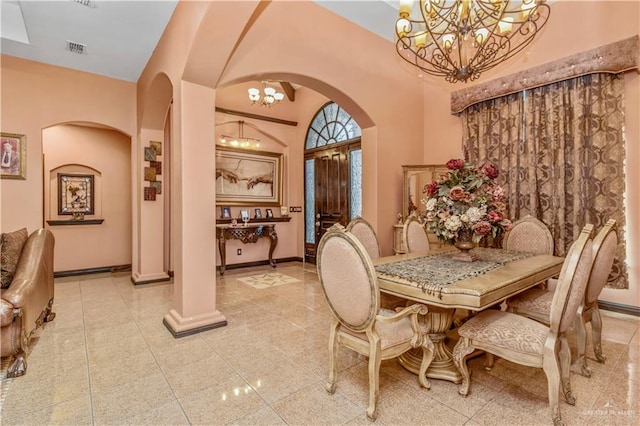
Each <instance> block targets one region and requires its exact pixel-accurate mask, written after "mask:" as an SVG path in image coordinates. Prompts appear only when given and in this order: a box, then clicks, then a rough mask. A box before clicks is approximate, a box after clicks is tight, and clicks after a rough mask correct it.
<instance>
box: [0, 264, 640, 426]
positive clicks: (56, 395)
mask: <svg viewBox="0 0 640 426" xmlns="http://www.w3.org/2000/svg"><path fill="white" fill-rule="evenodd" d="M270 271H273V269H271V268H269V267H256V268H246V269H235V270H229V271H227V273H226V274H225V276H224V277H222V278H220V277H218V281H217V288H218V306H219V309H220V311H221V312H222V313H223V314H224V315H225V316H226V317H227V319H228V322H229V324H228V326H227V327H224V328H219V329H215V330H210V331H207V332H203V333H200V334H197V335H193V336H189V337H185V338H181V339H174V338H173V337H172V336H171V334H170V333H169V332H168V331H167V330H166V329H165V327H164V325H163V324H162V318H163V316H164V315H165V314H166V313H167V312H168V310H169V309H170V306H171V302H170V298H171V291H172V285H171V284H166V283H165V284H152V285H147V286H140V287H134V286H133V285H132V284H131V282H130V280H129V276H128V275H126V274H114V275H110V274H105V275H94V276H86V277H76V278H65V279H59V280H56V299H55V309H54V311H55V312H56V313H57V318H56V319H55V321H54V322H53V323H50V324H48V325H46V327H45V329H44V330H42V331H41V332H39V335H38V337H37V338H36V340H35V341H34V345H33V351H32V353H31V355H30V356H29V358H28V364H29V365H28V372H27V375H25V376H23V377H21V378H18V379H15V380H13V381H12V382H11V383H10V384H9V390H8V393H7V395H6V399H5V400H4V403H3V406H2V410H1V413H0V415H1V417H0V422H1V423H2V424H3V425H13V424H22V425H53V424H65V425H83V424H94V425H103V424H105V425H106V424H114V425H115V424H117V425H122V424H130V425H144V424H154V425H173V424H176V425H178V424H197V425H223V424H235V425H282V424H292V425H344V424H346V425H360V424H363V425H364V424H369V423H370V422H368V421H367V419H366V414H365V410H366V405H367V396H368V383H367V364H366V359H365V358H362V357H358V356H353V355H351V354H349V353H348V352H346V351H344V352H342V353H341V354H340V369H341V371H340V373H339V376H338V387H337V391H336V393H335V394H334V395H329V394H327V392H325V390H324V381H325V379H326V376H327V371H328V365H327V363H328V356H327V352H328V349H327V342H328V324H329V319H330V316H329V312H328V310H327V307H326V305H325V301H324V300H323V297H322V293H321V289H320V286H319V283H318V281H317V276H316V273H315V269H314V268H313V266H312V265H306V266H305V265H303V264H302V263H297V262H293V263H285V264H280V265H278V267H277V272H279V273H282V274H285V275H287V276H289V277H293V278H297V279H299V280H300V281H298V282H291V283H288V284H285V285H278V286H273V287H268V288H264V289H256V288H254V287H252V286H250V285H247V284H245V283H243V282H242V281H240V280H239V279H240V278H244V277H248V276H252V275H256V274H258V273H261V272H270ZM605 315H606V317H605V319H604V343H603V346H604V353H605V355H606V356H607V361H606V363H605V364H604V365H602V364H598V363H596V362H594V361H593V356H592V355H591V362H590V366H591V367H592V369H593V376H592V378H591V379H587V378H584V377H582V376H580V375H579V374H577V373H576V372H574V373H572V385H573V390H574V394H575V395H576V396H577V399H578V402H577V405H576V406H574V407H572V406H569V405H567V404H566V403H564V402H562V403H561V410H562V415H563V419H564V420H565V421H566V423H567V424H569V425H585V424H593V425H596V424H597V425H604V424H610V425H626V424H629V425H630V424H636V421H637V420H638V418H639V416H640V402H639V401H640V398H639V395H638V392H639V389H640V385H639V384H640V377H639V375H638V366H639V362H640V360H639V358H640V356H639V354H640V349H639V348H640V345H639V340H640V337H639V333H638V328H639V325H640V319H638V318H636V317H629V316H623V315H617V314H613V313H608V312H605ZM570 341H571V342H572V343H571V344H572V346H573V351H574V352H575V336H571V340H570ZM482 363H483V357H478V358H476V359H473V360H471V361H470V365H471V368H472V373H473V376H472V383H471V393H470V395H469V396H467V397H466V398H464V397H462V396H460V395H458V393H457V391H458V386H457V385H455V384H453V383H450V382H446V381H440V380H432V387H431V390H426V389H421V388H419V386H418V384H417V380H416V377H415V376H414V375H412V374H411V373H409V372H407V371H405V370H404V369H403V368H402V367H401V366H399V365H398V363H397V361H395V360H390V361H384V362H383V364H382V369H381V384H380V397H379V405H378V407H379V410H378V411H379V413H378V419H377V421H376V424H378V425H484V424H487V425H502V424H504V425H516V424H520V425H538V424H541V425H543V424H550V423H551V420H550V413H549V408H548V400H547V387H546V379H545V376H544V373H543V372H542V370H538V369H533V368H526V367H521V366H518V365H515V364H511V363H509V362H507V361H504V360H500V359H498V360H497V361H496V366H495V368H494V369H493V370H492V371H490V372H487V371H485V370H484V369H483V368H482ZM573 370H574V371H577V368H576V367H575V366H574V367H573ZM5 384H6V383H5Z"/></svg>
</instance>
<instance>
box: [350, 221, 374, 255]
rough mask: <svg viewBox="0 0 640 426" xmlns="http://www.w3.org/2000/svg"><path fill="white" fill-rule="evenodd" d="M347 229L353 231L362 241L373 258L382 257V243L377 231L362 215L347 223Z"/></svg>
mask: <svg viewBox="0 0 640 426" xmlns="http://www.w3.org/2000/svg"><path fill="white" fill-rule="evenodd" d="M347 231H348V232H351V233H352V234H353V235H354V236H355V237H356V238H357V239H358V241H360V243H362V245H363V246H364V248H365V250H367V253H368V254H369V257H370V258H371V259H377V258H379V257H380V244H379V243H378V237H377V236H376V231H374V230H373V227H372V226H371V224H370V223H369V222H367V221H366V220H364V219H363V218H362V217H361V216H356V217H354V218H353V219H351V222H349V223H348V224H347Z"/></svg>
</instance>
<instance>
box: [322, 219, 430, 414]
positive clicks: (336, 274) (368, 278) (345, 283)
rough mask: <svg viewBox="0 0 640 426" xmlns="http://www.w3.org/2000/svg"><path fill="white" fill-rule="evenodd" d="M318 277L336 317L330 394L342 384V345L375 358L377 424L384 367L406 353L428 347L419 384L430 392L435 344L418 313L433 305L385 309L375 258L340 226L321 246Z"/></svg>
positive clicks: (372, 385)
mask: <svg viewBox="0 0 640 426" xmlns="http://www.w3.org/2000/svg"><path fill="white" fill-rule="evenodd" d="M317 270H318V278H319V280H320V284H321V286H322V290H323V292H324V296H325V300H326V301H327V304H328V305H329V308H330V310H331V312H332V314H333V319H332V323H331V332H330V336H329V365H330V366H329V380H328V382H327V384H326V390H327V392H329V393H330V394H333V393H334V392H335V390H336V384H337V358H338V349H339V347H340V346H344V347H347V348H349V349H351V350H353V351H355V352H357V353H359V354H362V355H365V356H367V357H368V358H369V361H368V363H369V406H368V408H367V417H368V418H369V419H370V420H372V421H373V420H375V419H376V416H377V412H376V402H377V399H378V393H379V384H380V379H379V377H380V364H381V362H382V361H383V360H386V359H392V358H396V357H398V356H399V355H401V354H403V353H405V352H406V351H408V350H410V349H413V348H418V347H422V353H423V358H422V363H421V366H420V374H419V376H418V381H419V384H420V386H422V387H426V388H429V387H430V382H429V380H428V379H427V377H426V372H427V367H428V366H429V364H430V363H431V360H432V359H433V343H432V342H431V340H430V339H429V337H428V336H426V335H423V334H422V333H421V332H420V329H419V327H418V314H422V315H424V314H426V313H427V307H426V306H424V305H420V304H414V305H411V306H408V307H405V308H404V309H402V310H401V311H400V312H395V311H391V310H381V309H380V291H379V288H378V281H377V278H376V271H375V269H374V266H373V263H372V262H371V258H370V257H369V255H368V253H367V251H366V249H365V248H364V246H363V245H362V244H361V243H360V242H359V241H358V239H357V238H355V237H354V236H353V234H351V233H350V232H347V231H346V230H345V228H344V227H343V226H341V225H339V224H336V225H334V226H332V227H331V228H329V230H328V231H327V232H326V233H325V234H324V235H323V236H322V238H321V240H320V243H319V244H318V255H317Z"/></svg>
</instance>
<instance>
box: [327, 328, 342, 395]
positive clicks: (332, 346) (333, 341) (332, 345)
mask: <svg viewBox="0 0 640 426" xmlns="http://www.w3.org/2000/svg"><path fill="white" fill-rule="evenodd" d="M339 326H340V323H339V322H338V321H335V322H334V323H333V324H332V325H331V332H330V333H329V381H328V382H327V384H326V385H325V389H326V390H327V392H329V393H330V394H333V393H334V392H335V391H336V379H337V368H338V367H337V366H338V340H337V336H338V327H339Z"/></svg>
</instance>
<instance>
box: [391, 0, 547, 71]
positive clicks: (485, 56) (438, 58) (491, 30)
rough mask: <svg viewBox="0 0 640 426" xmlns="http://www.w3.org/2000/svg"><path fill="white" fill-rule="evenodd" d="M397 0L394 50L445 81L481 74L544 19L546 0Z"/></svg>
mask: <svg viewBox="0 0 640 426" xmlns="http://www.w3.org/2000/svg"><path fill="white" fill-rule="evenodd" d="M413 3H414V1H413V0H400V8H399V17H398V20H397V21H396V36H397V41H396V50H397V51H398V54H399V55H400V57H401V58H402V59H404V60H405V61H407V62H409V63H410V64H412V65H415V66H416V67H418V68H419V69H421V70H422V71H423V72H425V73H427V74H430V75H434V76H440V77H444V78H445V80H446V81H448V82H450V83H456V82H458V81H462V82H466V81H468V80H472V81H473V80H476V79H477V78H478V77H480V74H481V73H482V72H484V71H486V70H488V69H490V68H493V67H494V66H496V65H498V64H500V63H502V62H504V61H506V60H507V59H509V58H511V57H512V56H514V55H515V54H517V53H518V52H520V51H522V50H523V49H524V48H525V47H526V46H528V45H529V43H531V42H532V41H533V39H534V38H535V36H536V34H538V32H539V31H540V30H541V29H542V27H543V26H544V24H545V23H546V22H547V20H548V19H549V14H550V8H549V6H548V5H547V4H546V2H545V0H419V3H420V13H419V15H420V17H417V15H418V13H417V12H415V11H414V10H413Z"/></svg>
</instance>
